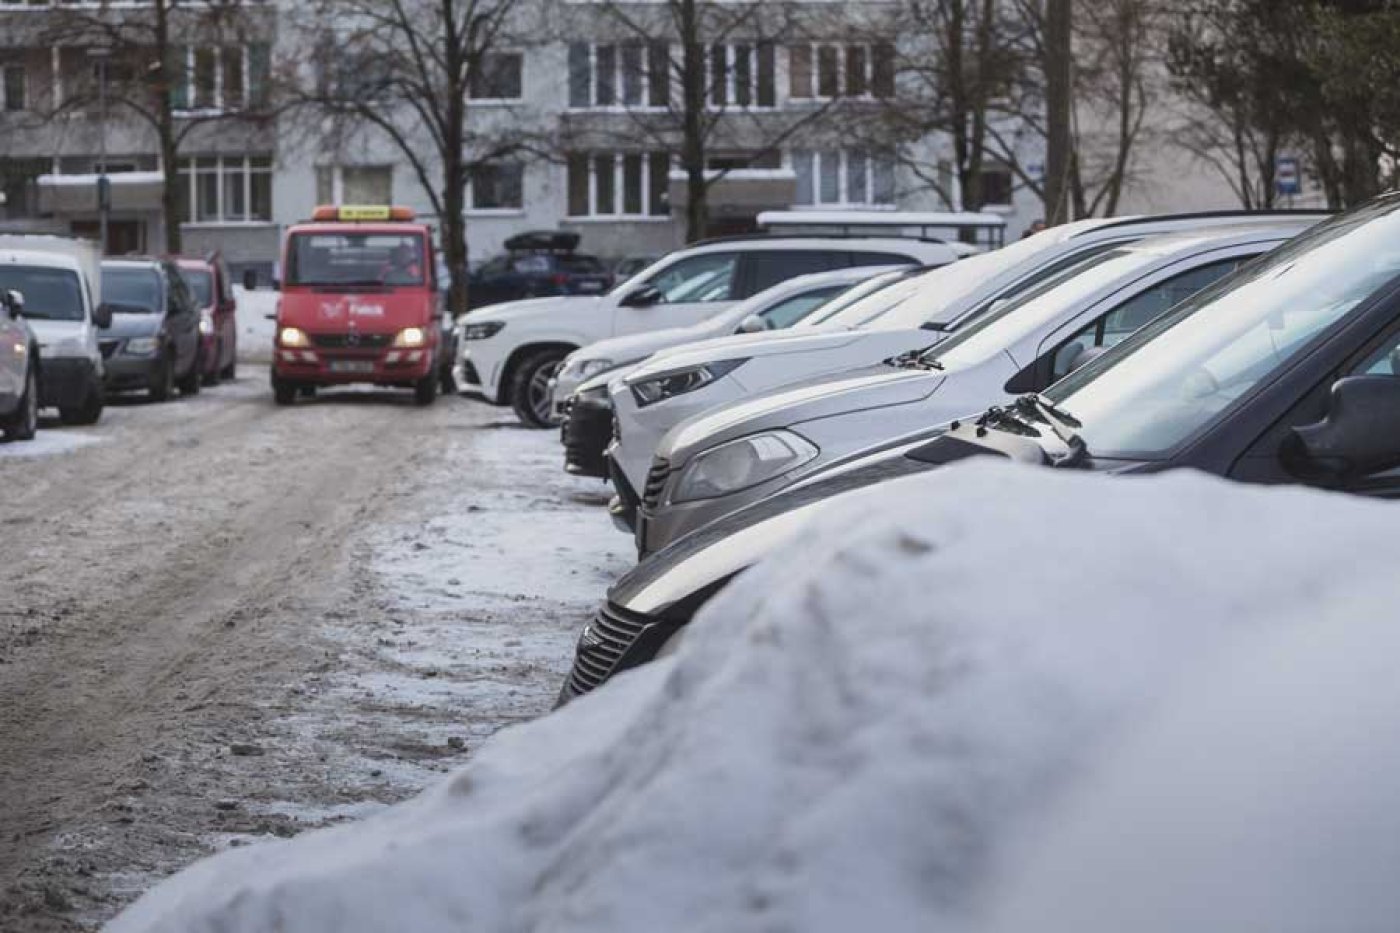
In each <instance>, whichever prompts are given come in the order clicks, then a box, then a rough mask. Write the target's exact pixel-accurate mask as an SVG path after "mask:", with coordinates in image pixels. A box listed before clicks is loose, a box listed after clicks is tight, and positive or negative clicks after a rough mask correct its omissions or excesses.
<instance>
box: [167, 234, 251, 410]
mask: <svg viewBox="0 0 1400 933" xmlns="http://www.w3.org/2000/svg"><path fill="white" fill-rule="evenodd" d="M175 263H176V265H177V266H179V267H180V275H181V277H182V278H184V280H185V284H186V285H187V286H189V289H190V292H191V293H192V294H193V295H194V300H195V305H196V307H198V308H199V371H200V374H201V376H202V378H203V380H204V384H205V385H207V386H211V385H214V384H215V383H217V382H218V381H219V380H220V379H233V378H235V377H236V376H237V370H238V317H237V315H238V303H237V302H236V301H235V300H234V297H233V280H232V279H230V278H229V274H228V266H227V265H226V264H225V263H224V260H223V257H222V256H220V255H219V254H218V253H215V254H213V255H212V256H210V257H209V258H208V259H188V258H185V257H180V258H178V259H176V260H175Z"/></svg>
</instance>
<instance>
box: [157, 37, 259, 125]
mask: <svg viewBox="0 0 1400 933" xmlns="http://www.w3.org/2000/svg"><path fill="white" fill-rule="evenodd" d="M271 62H272V58H271V50H270V49H269V48H268V46H266V45H261V44H255V45H249V46H245V47H238V46H228V47H222V48H221V47H210V46H191V47H177V48H176V49H174V50H173V52H172V53H171V60H170V63H169V65H168V68H169V72H170V100H171V106H173V107H174V108H175V109H176V110H177V111H179V110H242V109H244V108H246V107H259V106H262V105H263V104H265V103H266V102H267V86H268V78H269V76H270V70H271Z"/></svg>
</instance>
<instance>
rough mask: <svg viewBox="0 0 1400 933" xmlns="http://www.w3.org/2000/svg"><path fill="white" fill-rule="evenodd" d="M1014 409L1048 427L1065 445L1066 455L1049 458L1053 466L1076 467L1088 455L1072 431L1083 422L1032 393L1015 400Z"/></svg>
mask: <svg viewBox="0 0 1400 933" xmlns="http://www.w3.org/2000/svg"><path fill="white" fill-rule="evenodd" d="M1016 409H1017V410H1018V411H1021V412H1024V413H1026V414H1029V415H1030V416H1031V417H1033V418H1035V419H1036V420H1037V421H1041V422H1043V423H1044V424H1047V425H1049V426H1050V430H1051V431H1054V432H1055V436H1056V437H1057V438H1059V440H1060V443H1062V444H1064V445H1065V449H1066V451H1067V452H1066V453H1064V454H1059V455H1051V456H1050V461H1051V463H1052V464H1053V465H1054V466H1057V467H1071V466H1076V465H1078V464H1079V463H1081V462H1082V461H1083V460H1084V458H1085V457H1087V456H1088V455H1089V448H1088V445H1086V444H1085V443H1084V439H1083V438H1082V437H1080V436H1079V435H1078V434H1076V433H1075V432H1074V430H1073V429H1075V428H1082V427H1083V426H1084V425H1083V422H1081V421H1080V420H1079V419H1078V418H1076V417H1074V416H1073V415H1071V414H1070V413H1069V412H1067V411H1065V410H1064V409H1062V408H1058V407H1056V405H1055V403H1054V402H1051V401H1048V400H1046V399H1043V398H1041V397H1040V396H1039V395H1037V394H1035V393H1034V392H1032V393H1030V394H1029V395H1022V396H1021V397H1020V398H1018V399H1016Z"/></svg>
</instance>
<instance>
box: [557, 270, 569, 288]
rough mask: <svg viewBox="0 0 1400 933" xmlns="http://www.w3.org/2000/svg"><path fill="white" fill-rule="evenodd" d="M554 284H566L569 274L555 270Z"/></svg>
mask: <svg viewBox="0 0 1400 933" xmlns="http://www.w3.org/2000/svg"><path fill="white" fill-rule="evenodd" d="M554 284H555V285H568V284H569V276H568V273H565V272H556V273H554Z"/></svg>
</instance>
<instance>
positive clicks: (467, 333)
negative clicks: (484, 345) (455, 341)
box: [462, 321, 506, 340]
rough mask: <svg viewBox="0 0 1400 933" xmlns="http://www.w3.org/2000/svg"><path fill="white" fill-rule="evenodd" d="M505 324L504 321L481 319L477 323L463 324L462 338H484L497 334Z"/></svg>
mask: <svg viewBox="0 0 1400 933" xmlns="http://www.w3.org/2000/svg"><path fill="white" fill-rule="evenodd" d="M505 326H506V322H505V321H481V322H480V323H477V324H463V325H462V339H463V340H486V339H488V338H490V337H494V336H496V335H497V334H499V333H500V332H501V329H502V328H504V327H505Z"/></svg>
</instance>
